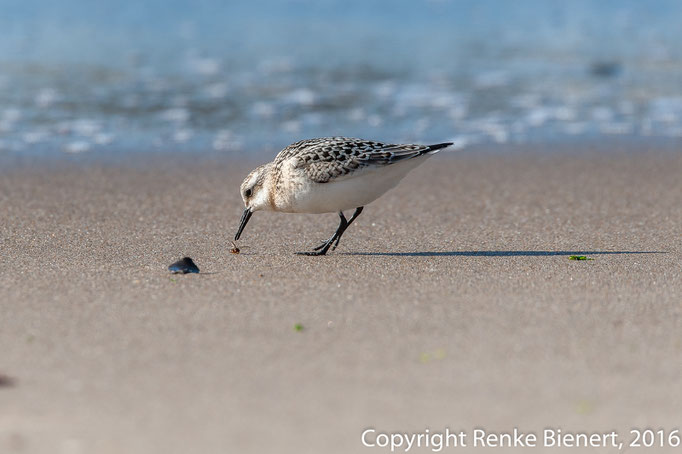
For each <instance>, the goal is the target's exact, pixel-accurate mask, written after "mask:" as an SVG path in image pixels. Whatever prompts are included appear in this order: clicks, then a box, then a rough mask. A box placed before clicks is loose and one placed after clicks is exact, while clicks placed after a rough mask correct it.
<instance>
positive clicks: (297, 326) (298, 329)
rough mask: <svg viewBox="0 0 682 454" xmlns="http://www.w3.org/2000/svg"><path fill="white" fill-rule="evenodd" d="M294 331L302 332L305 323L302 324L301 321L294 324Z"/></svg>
mask: <svg viewBox="0 0 682 454" xmlns="http://www.w3.org/2000/svg"><path fill="white" fill-rule="evenodd" d="M294 331H297V332H299V333H300V332H301V331H303V325H301V324H300V323H296V324H295V325H294Z"/></svg>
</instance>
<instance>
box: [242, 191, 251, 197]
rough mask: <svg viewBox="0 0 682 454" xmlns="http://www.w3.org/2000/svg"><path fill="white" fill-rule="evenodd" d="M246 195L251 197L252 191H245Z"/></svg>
mask: <svg viewBox="0 0 682 454" xmlns="http://www.w3.org/2000/svg"><path fill="white" fill-rule="evenodd" d="M244 195H245V196H246V197H251V189H247V190H246V191H244Z"/></svg>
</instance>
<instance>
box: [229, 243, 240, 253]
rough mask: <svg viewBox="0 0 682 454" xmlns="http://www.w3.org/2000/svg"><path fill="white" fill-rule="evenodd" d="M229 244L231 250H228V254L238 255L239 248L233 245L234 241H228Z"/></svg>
mask: <svg viewBox="0 0 682 454" xmlns="http://www.w3.org/2000/svg"><path fill="white" fill-rule="evenodd" d="M230 243H232V249H230V252H231V253H233V254H239V248H238V247H237V245H236V244H235V243H234V241H232V240H230Z"/></svg>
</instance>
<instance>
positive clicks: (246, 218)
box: [234, 208, 253, 241]
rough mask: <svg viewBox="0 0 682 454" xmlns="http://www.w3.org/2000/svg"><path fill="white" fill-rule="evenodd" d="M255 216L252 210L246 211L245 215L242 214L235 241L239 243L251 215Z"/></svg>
mask: <svg viewBox="0 0 682 454" xmlns="http://www.w3.org/2000/svg"><path fill="white" fill-rule="evenodd" d="M252 214H253V211H251V210H250V209H248V208H247V209H245V210H244V214H242V219H241V221H239V230H237V234H236V235H235V236H234V240H235V241H237V240H238V239H239V237H240V236H241V235H242V230H244V227H246V223H247V222H249V219H251V215H252Z"/></svg>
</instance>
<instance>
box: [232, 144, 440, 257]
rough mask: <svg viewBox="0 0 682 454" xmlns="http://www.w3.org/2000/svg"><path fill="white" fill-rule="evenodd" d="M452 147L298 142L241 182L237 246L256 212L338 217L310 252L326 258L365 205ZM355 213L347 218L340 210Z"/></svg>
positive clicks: (306, 253)
mask: <svg viewBox="0 0 682 454" xmlns="http://www.w3.org/2000/svg"><path fill="white" fill-rule="evenodd" d="M450 145H452V143H439V144H435V145H396V144H386V143H381V142H374V141H371V140H362V139H353V138H347V137H325V138H320V139H308V140H301V141H300V142H296V143H294V144H291V145H289V146H288V147H286V148H285V149H283V150H282V151H280V152H279V154H278V155H277V157H275V160H274V161H272V162H269V163H267V164H264V165H262V166H259V167H256V168H255V169H254V170H253V171H251V173H249V175H248V176H247V177H246V179H244V182H243V183H242V185H241V189H240V190H241V195H242V199H243V200H244V206H245V207H246V208H245V209H244V214H243V215H242V218H241V221H240V222H239V230H237V234H236V235H235V237H234V239H235V241H236V240H238V239H239V237H240V236H241V234H242V231H243V230H244V227H245V226H246V223H247V222H249V219H251V215H252V214H253V213H254V211H259V210H270V211H280V212H284V213H334V212H338V213H339V218H341V221H340V223H339V226H338V228H337V229H336V232H334V234H333V235H332V236H331V237H330V238H329V239H328V240H327V241H325V242H324V243H322V244H321V245H319V246H318V247H316V248H315V249H314V250H313V251H311V252H297V254H302V255H325V254H326V253H327V251H328V250H329V248H330V247H331V248H332V251H333V250H334V249H336V246H338V245H339V241H340V240H341V236H342V235H343V233H344V232H345V231H346V229H347V228H348V226H349V225H351V224H352V223H353V221H354V220H355V219H356V218H357V217H358V216H359V215H360V213H362V209H363V207H364V206H365V205H367V204H368V203H370V202H373V201H374V200H376V199H377V198H379V197H380V196H381V195H382V194H384V193H385V192H386V191H388V190H389V189H391V188H393V187H394V186H395V185H397V184H398V182H400V180H401V179H402V178H403V177H404V176H405V175H406V174H407V172H409V171H410V170H412V169H414V168H415V167H417V166H418V165H419V164H421V163H422V162H424V160H425V159H426V158H427V157H428V156H430V155H432V154H434V153H436V152H438V150H441V149H443V148H445V147H448V146H450ZM352 208H355V212H354V213H353V216H351V218H350V219H346V217H345V216H344V215H343V211H344V210H349V209H352Z"/></svg>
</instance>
